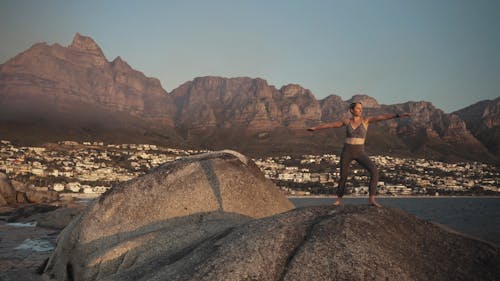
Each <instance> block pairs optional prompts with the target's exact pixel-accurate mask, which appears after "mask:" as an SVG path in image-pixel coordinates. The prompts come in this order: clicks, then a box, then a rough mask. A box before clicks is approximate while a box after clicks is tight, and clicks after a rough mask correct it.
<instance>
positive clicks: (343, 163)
mask: <svg viewBox="0 0 500 281" xmlns="http://www.w3.org/2000/svg"><path fill="white" fill-rule="evenodd" d="M351 161H352V153H351V152H350V151H349V148H348V147H346V146H344V149H343V150H342V153H341V154H340V180H339V185H338V186H337V197H338V199H337V202H336V203H335V205H339V204H340V199H341V198H342V196H344V193H345V183H346V181H347V176H348V175H349V166H350V164H351Z"/></svg>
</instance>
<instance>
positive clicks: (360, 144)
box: [307, 102, 410, 207]
mask: <svg viewBox="0 0 500 281" xmlns="http://www.w3.org/2000/svg"><path fill="white" fill-rule="evenodd" d="M349 111H350V112H351V114H352V117H351V118H350V119H346V120H343V121H337V122H333V123H328V124H324V125H321V126H317V127H311V128H308V129H307V130H308V131H316V130H321V129H328V128H340V127H342V126H346V132H347V136H346V139H345V143H344V148H343V149H342V153H341V154H340V181H339V185H338V188H337V201H336V202H335V205H340V204H341V203H342V196H344V192H345V183H346V180H347V175H348V174H349V166H350V164H351V161H352V160H356V161H357V162H358V163H359V164H360V165H361V166H363V168H365V169H367V170H368V172H370V177H371V179H370V199H369V201H370V204H371V205H373V206H377V207H382V206H381V205H380V204H378V203H377V201H375V193H376V191H377V183H378V171H377V167H375V164H373V162H372V161H371V160H370V158H369V157H368V155H367V154H366V152H365V145H364V144H365V138H366V132H367V130H368V124H370V123H374V122H378V121H382V120H388V119H393V118H401V117H408V116H410V114H408V113H401V114H400V113H398V114H384V115H379V116H373V117H368V118H363V106H362V105H361V103H360V102H353V103H351V105H350V106H349Z"/></svg>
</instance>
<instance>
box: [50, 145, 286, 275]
mask: <svg viewBox="0 0 500 281" xmlns="http://www.w3.org/2000/svg"><path fill="white" fill-rule="evenodd" d="M292 208H293V204H292V203H291V202H290V201H288V199H287V198H286V197H285V196H284V195H283V194H282V193H281V192H280V191H279V189H278V188H277V187H276V186H275V185H274V184H273V183H272V182H271V181H269V180H267V179H266V178H265V177H264V175H263V174H262V173H261V172H260V170H259V169H258V167H257V166H256V165H255V164H254V163H253V162H252V161H251V160H249V159H247V158H246V157H245V156H243V155H241V154H239V153H236V152H234V151H221V152H214V153H208V154H203V155H199V156H193V157H188V158H184V159H180V160H177V161H174V162H171V163H167V164H164V165H162V166H160V167H158V168H156V169H155V170H153V171H151V172H150V173H149V174H146V175H144V176H141V177H138V178H136V179H133V180H131V181H128V182H126V183H123V184H121V185H118V186H115V187H114V188H113V189H111V190H110V191H108V192H107V193H105V194H103V195H102V197H101V198H100V199H99V200H97V201H95V202H93V203H92V204H91V205H90V206H89V207H88V208H87V210H86V211H85V212H84V213H83V214H82V215H81V216H79V217H77V218H76V219H75V220H73V221H72V222H71V223H70V224H69V225H68V226H67V227H66V228H65V229H64V230H63V231H62V232H61V234H60V236H59V238H58V244H57V248H56V250H55V252H54V254H53V255H52V257H51V259H50V260H49V262H48V264H47V267H46V269H45V274H44V278H45V279H49V280H101V279H104V278H115V277H116V276H118V275H119V274H121V273H122V272H125V271H127V272H128V271H129V270H132V271H133V270H135V269H137V270H140V269H141V268H145V267H148V266H150V265H151V264H158V263H160V264H162V265H163V264H171V263H175V262H176V261H177V260H179V259H181V258H182V257H184V256H188V255H189V254H190V253H191V251H193V250H195V249H197V248H198V247H199V245H203V244H204V243H206V242H207V241H217V240H218V239H220V238H221V237H223V236H225V235H226V234H227V233H229V232H231V229H232V228H234V227H235V226H237V225H240V224H242V223H245V222H247V221H249V220H251V219H255V218H263V217H268V216H272V215H275V214H278V213H282V212H285V211H288V210H291V209H292ZM158 269H161V267H159V268H158ZM116 278H119V277H116Z"/></svg>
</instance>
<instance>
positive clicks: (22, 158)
mask: <svg viewBox="0 0 500 281" xmlns="http://www.w3.org/2000/svg"><path fill="white" fill-rule="evenodd" d="M204 152H207V151H206V150H182V149H174V148H164V147H160V146H156V145H149V144H104V143H102V142H83V143H78V142H74V141H63V142H59V143H51V144H46V145H43V146H38V147H25V146H17V145H14V144H12V143H11V142H10V141H7V140H2V141H0V172H1V173H4V174H6V176H7V177H8V178H9V179H10V180H11V182H12V183H13V185H14V186H16V185H29V186H30V187H31V188H32V189H36V190H40V191H46V190H53V191H57V192H60V193H63V194H66V195H68V194H69V195H71V194H73V195H76V194H89V195H96V196H98V195H99V194H102V193H104V192H105V191H106V190H108V189H110V188H112V187H113V186H114V185H115V184H117V183H119V182H123V181H127V180H130V179H132V178H134V177H137V176H140V175H143V174H145V173H147V172H148V171H149V170H150V169H152V168H155V167H157V166H159V165H161V164H163V163H166V162H169V161H175V160H177V159H180V158H182V157H186V156H190V155H195V154H199V153H204ZM371 159H372V160H373V161H374V162H375V164H376V165H377V167H378V168H379V174H380V179H379V182H378V188H377V190H378V193H379V194H380V195H387V196H410V195H412V196H440V195H500V188H499V187H500V169H499V168H498V167H495V166H494V165H489V164H485V163H479V162H463V163H443V162H438V161H433V160H426V159H411V158H396V157H390V156H373V157H371ZM339 160H340V158H339V156H338V155H332V154H325V155H303V156H301V157H294V158H292V157H291V156H280V157H266V158H259V159H254V162H255V163H256V164H257V166H258V167H259V168H260V169H261V170H262V172H263V173H264V174H265V176H266V177H267V178H269V179H271V180H272V181H273V182H275V184H276V185H277V186H279V187H280V188H281V189H282V190H283V191H284V192H285V193H286V194H287V195H290V196H294V195H295V196H308V195H329V194H333V193H334V192H333V191H334V187H335V186H336V183H337V182H338V179H339ZM368 181H369V175H368V174H367V172H366V171H365V170H364V169H363V168H362V167H360V166H357V164H354V163H353V164H352V167H351V171H350V177H349V180H348V185H347V190H348V194H349V195H353V196H364V195H367V194H368V187H367V183H368Z"/></svg>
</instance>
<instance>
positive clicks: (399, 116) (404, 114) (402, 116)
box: [396, 112, 410, 118]
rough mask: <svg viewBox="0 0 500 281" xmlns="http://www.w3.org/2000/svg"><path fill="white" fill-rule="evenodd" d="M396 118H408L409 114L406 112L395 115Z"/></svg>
mask: <svg viewBox="0 0 500 281" xmlns="http://www.w3.org/2000/svg"><path fill="white" fill-rule="evenodd" d="M396 116H397V117H398V118H404V117H408V116H410V113H406V112H405V113H398V114H396Z"/></svg>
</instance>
